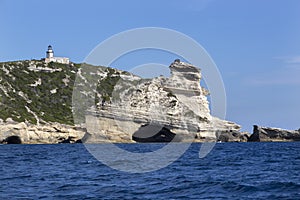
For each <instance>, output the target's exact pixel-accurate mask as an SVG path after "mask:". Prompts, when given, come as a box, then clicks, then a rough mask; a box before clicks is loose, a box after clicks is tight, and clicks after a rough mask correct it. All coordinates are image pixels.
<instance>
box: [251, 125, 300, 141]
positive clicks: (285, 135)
mask: <svg viewBox="0 0 300 200" xmlns="http://www.w3.org/2000/svg"><path fill="white" fill-rule="evenodd" d="M278 141H279V142H282V141H284V142H285V141H300V130H294V131H292V130H284V129H280V128H270V127H261V126H257V125H254V126H253V133H252V135H251V136H250V138H249V139H248V142H278Z"/></svg>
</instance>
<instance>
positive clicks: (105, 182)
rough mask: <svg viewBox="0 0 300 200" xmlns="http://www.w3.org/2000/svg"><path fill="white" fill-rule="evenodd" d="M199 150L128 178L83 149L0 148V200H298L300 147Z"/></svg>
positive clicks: (279, 145) (141, 147)
mask: <svg viewBox="0 0 300 200" xmlns="http://www.w3.org/2000/svg"><path fill="white" fill-rule="evenodd" d="M178 145H180V144H178ZM118 146H119V147H120V148H123V149H126V150H128V151H132V152H140V151H141V152H142V151H145V149H147V151H151V149H152V150H155V149H159V148H161V147H162V146H163V144H122V145H118ZM200 146H201V144H192V145H191V146H190V148H189V149H188V150H187V151H186V152H185V154H184V155H183V156H181V157H180V158H179V159H178V160H177V161H175V162H174V163H172V164H170V165H169V166H167V167H165V168H162V169H159V170H157V171H153V172H148V173H128V172H121V171H118V170H115V169H112V168H110V167H108V166H106V165H104V164H102V163H101V162H99V161H98V160H96V159H95V158H94V157H93V156H92V155H91V154H90V153H89V152H88V151H87V149H86V148H85V146H84V145H83V144H54V145H0V168H1V175H0V176H1V177H0V199H1V200H2V199H292V200H295V199H300V142H298V143H296V142H291V143H218V144H216V145H215V147H214V149H213V150H212V151H211V152H210V153H209V154H208V155H207V156H206V157H204V158H201V159H200V158H199V153H198V152H199V149H200ZM109 156H111V158H112V159H115V158H116V157H117V155H113V154H112V155H109ZM162 159H163V158H162ZM124 162H125V161H124ZM118 164H119V165H120V164H122V163H120V162H119V163H118Z"/></svg>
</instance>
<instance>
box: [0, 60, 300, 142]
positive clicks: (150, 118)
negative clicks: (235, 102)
mask: <svg viewBox="0 0 300 200" xmlns="http://www.w3.org/2000/svg"><path fill="white" fill-rule="evenodd" d="M49 67H50V68H51V70H48V68H49ZM81 67H82V68H79V65H76V64H73V63H71V64H69V65H62V64H57V63H49V64H48V63H44V62H43V61H23V62H21V61H20V62H10V63H2V68H0V70H2V71H3V72H4V73H2V76H3V79H1V80H0V82H1V81H2V82H1V84H0V86H1V85H2V86H1V87H0V97H2V98H1V99H0V100H1V101H0V105H1V109H0V143H2V144H57V143H82V142H84V143H136V142H142V143H144V142H275V141H284V142H285V141H300V129H299V130H295V131H289V130H283V129H279V128H269V127H259V126H257V125H255V126H254V129H253V133H252V134H250V133H246V132H241V131H240V129H241V126H240V125H238V124H236V123H234V122H230V121H226V120H222V119H219V118H217V117H214V116H212V115H211V114H210V109H209V102H208V100H207V96H208V95H209V91H208V90H207V89H205V88H204V87H202V86H201V85H200V84H199V83H200V81H201V78H202V74H201V70H200V69H199V68H198V67H196V66H193V65H191V64H189V63H185V62H181V61H180V60H179V59H177V60H175V61H174V62H173V63H171V65H170V66H169V69H170V74H171V76H170V77H169V78H167V77H163V76H159V77H156V78H153V79H142V78H140V77H138V76H135V75H133V74H130V73H128V72H124V71H120V70H117V69H112V68H106V67H94V66H89V65H87V66H81ZM85 69H87V70H85ZM76 74H77V77H79V78H77V79H76V81H75V75H76ZM37 76H38V77H39V78H37ZM16 77H27V78H24V79H20V80H19V79H18V80H19V81H20V82H18V83H16V82H15V81H13V80H17V78H16ZM33 78H35V79H36V78H37V80H34V79H33ZM88 80H89V81H88ZM93 83H98V85H97V84H93ZM74 88H75V89H77V93H76V92H75V94H76V95H74ZM75 91H76V90H75ZM72 92H73V95H72ZM85 100H88V101H86V102H85ZM72 101H73V102H76V103H77V102H78V103H80V102H82V105H77V104H75V106H74V104H72ZM74 113H75V114H74ZM76 113H77V114H76ZM78 113H79V114H78ZM76 116H77V117H78V119H76ZM16 121H18V122H16ZM50 121H51V122H50ZM74 122H76V124H80V126H79V125H77V126H74V125H67V124H73V123H74Z"/></svg>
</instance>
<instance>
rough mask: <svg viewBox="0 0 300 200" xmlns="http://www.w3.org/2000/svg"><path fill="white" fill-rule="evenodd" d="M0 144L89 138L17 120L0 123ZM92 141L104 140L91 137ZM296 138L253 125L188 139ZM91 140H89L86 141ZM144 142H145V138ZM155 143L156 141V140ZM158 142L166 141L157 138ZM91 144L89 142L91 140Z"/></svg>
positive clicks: (81, 131) (299, 133) (297, 136)
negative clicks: (243, 129)
mask: <svg viewBox="0 0 300 200" xmlns="http://www.w3.org/2000/svg"><path fill="white" fill-rule="evenodd" d="M0 133H1V134H0V143H1V144H59V143H84V142H88V140H87V138H89V137H92V134H90V133H88V132H87V130H86V129H85V128H80V127H76V126H69V125H62V124H58V123H52V124H47V125H38V126H37V125H33V124H26V123H24V122H21V123H15V122H10V123H1V124H0ZM93 141H94V143H105V142H107V141H105V140H102V141H99V140H98V141H97V140H93ZM295 141H300V130H284V129H280V128H272V127H261V126H257V125H254V128H253V133H252V134H250V133H248V132H238V131H217V132H216V140H214V139H209V138H195V139H194V140H193V141H192V142H295ZM90 142H91V141H90ZM109 142H111V143H136V142H144V141H135V140H133V139H132V138H130V137H128V138H125V139H123V140H120V139H113V138H109ZM146 142H147V141H146ZM157 142H159V141H157ZM160 142H166V141H164V140H160ZM91 143H93V142H91Z"/></svg>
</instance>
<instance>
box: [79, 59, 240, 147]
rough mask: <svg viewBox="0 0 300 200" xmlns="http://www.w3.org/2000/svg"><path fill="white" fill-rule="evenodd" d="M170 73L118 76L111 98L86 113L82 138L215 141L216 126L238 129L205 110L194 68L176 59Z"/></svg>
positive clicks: (103, 140) (217, 127) (88, 139)
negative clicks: (85, 134)
mask: <svg viewBox="0 0 300 200" xmlns="http://www.w3.org/2000/svg"><path fill="white" fill-rule="evenodd" d="M170 70H171V77H170V78H165V77H162V76H161V77H157V78H154V79H151V80H143V79H140V80H139V81H132V80H126V79H120V80H119V81H118V83H116V85H115V87H114V91H113V93H112V97H111V103H110V104H107V105H104V106H101V107H99V109H95V110H92V111H91V112H90V113H89V115H87V116H86V123H87V125H86V126H87V131H88V132H89V134H90V135H89V136H88V137H87V138H86V139H85V141H86V142H107V141H114V142H120V141H122V142H132V139H134V140H135V141H138V142H141V141H142V142H165V141H171V140H172V141H183V142H192V141H195V140H196V141H203V140H204V139H205V140H211V141H216V139H217V138H216V131H217V130H218V131H223V132H230V131H234V132H238V131H239V130H240V126H239V125H237V124H235V123H233V122H229V121H224V120H220V119H218V118H215V117H213V116H211V115H210V110H209V105H208V101H207V97H206V95H207V94H208V91H207V90H206V89H204V88H202V87H201V86H200V80H201V72H200V69H199V68H197V67H195V66H193V65H191V64H188V63H184V62H180V61H178V60H176V61H175V62H173V63H172V64H171V65H170Z"/></svg>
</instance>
